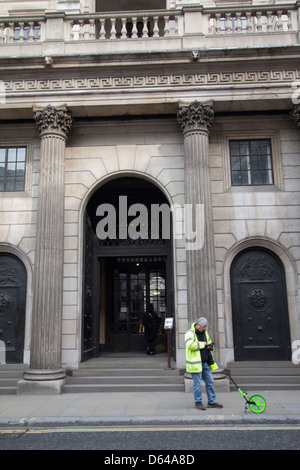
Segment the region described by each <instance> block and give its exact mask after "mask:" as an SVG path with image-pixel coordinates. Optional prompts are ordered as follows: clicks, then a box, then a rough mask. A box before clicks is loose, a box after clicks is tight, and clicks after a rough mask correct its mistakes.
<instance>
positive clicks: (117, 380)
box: [65, 375, 183, 385]
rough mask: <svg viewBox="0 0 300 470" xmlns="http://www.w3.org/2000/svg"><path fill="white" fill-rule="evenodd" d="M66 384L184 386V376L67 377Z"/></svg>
mask: <svg viewBox="0 0 300 470" xmlns="http://www.w3.org/2000/svg"><path fill="white" fill-rule="evenodd" d="M65 383H66V384H67V385H72V384H77V383H80V384H83V385H84V384H98V385H102V384H103V385H105V384H112V385H123V384H151V385H153V384H156V383H158V384H159V383H160V384H161V383H162V384H182V383H183V378H182V376H179V375H178V376H165V377H162V376H161V375H157V376H143V375H140V376H132V375H125V376H124V375H120V376H118V377H116V376H110V375H109V376H103V377H97V376H77V377H66V381H65Z"/></svg>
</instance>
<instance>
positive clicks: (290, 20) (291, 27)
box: [287, 10, 293, 31]
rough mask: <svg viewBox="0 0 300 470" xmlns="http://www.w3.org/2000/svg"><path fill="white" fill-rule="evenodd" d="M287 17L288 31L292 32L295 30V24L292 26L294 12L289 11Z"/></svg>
mask: <svg viewBox="0 0 300 470" xmlns="http://www.w3.org/2000/svg"><path fill="white" fill-rule="evenodd" d="M287 17H288V23H287V29H288V31H291V30H292V29H293V24H292V12H291V11H290V10H289V11H287Z"/></svg>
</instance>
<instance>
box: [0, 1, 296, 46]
mask: <svg viewBox="0 0 300 470" xmlns="http://www.w3.org/2000/svg"><path fill="white" fill-rule="evenodd" d="M299 19H300V6H299V2H298V3H296V4H295V5H289V6H286V5H285V6H280V5H276V7H273V8H272V7H271V6H269V5H268V6H261V7H259V6H255V7H253V6H251V7H247V8H245V7H244V8H240V9H238V8H234V7H226V8H223V9H221V8H202V7H199V8H193V9H188V8H187V9H185V10H159V11H151V12H150V11H138V12H137V11H136V12H123V13H94V14H82V15H80V14H77V15H67V14H65V13H61V12H51V13H45V15H43V16H39V17H37V16H36V17H32V16H31V17H30V18H29V17H26V16H24V17H23V18H16V17H4V18H0V46H1V45H3V44H13V43H17V44H22V43H29V44H30V43H41V42H46V41H48V42H49V41H51V40H56V41H57V40H59V41H62V42H64V43H73V42H75V41H76V42H78V43H79V42H86V41H111V40H119V41H127V40H139V39H140V40H141V39H144V40H147V41H148V40H149V41H150V40H155V39H157V38H178V37H179V38H184V37H191V36H199V37H201V40H203V41H204V40H205V39H209V38H212V37H216V36H220V35H224V36H228V37H230V36H233V35H237V34H244V35H245V34H248V35H249V34H252V35H256V36H259V35H266V34H270V33H276V34H288V33H291V32H294V33H297V35H298V36H297V39H296V42H298V43H299ZM51 22H52V23H51ZM53 25H55V27H53ZM54 31H55V33H54ZM55 34H58V36H57V37H56V36H55ZM295 37H296V36H295ZM203 38H204V39H203ZM289 40H290V39H289Z"/></svg>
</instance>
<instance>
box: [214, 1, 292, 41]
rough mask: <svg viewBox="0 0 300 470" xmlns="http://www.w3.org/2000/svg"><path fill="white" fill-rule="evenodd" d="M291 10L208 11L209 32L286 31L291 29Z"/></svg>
mask: <svg viewBox="0 0 300 470" xmlns="http://www.w3.org/2000/svg"><path fill="white" fill-rule="evenodd" d="M292 14H293V11H292V10H288V9H270V7H269V8H268V9H264V10H262V9H258V8H257V9H255V10H254V9H251V10H250V9H249V8H248V9H246V10H237V11H236V10H230V11H228V10H227V11H212V10H211V11H210V12H209V13H208V22H209V26H208V33H209V34H249V33H272V32H280V31H282V32H286V31H292V29H293V18H292Z"/></svg>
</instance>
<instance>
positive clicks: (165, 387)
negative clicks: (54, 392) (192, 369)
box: [63, 383, 184, 393]
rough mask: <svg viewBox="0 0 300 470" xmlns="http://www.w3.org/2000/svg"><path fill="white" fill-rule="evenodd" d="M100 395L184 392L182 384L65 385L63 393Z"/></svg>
mask: <svg viewBox="0 0 300 470" xmlns="http://www.w3.org/2000/svg"><path fill="white" fill-rule="evenodd" d="M93 392H95V393H96V392H97V393H101V392H114V393H125V392H184V384H183V383H181V384H161V383H159V384H158V383H156V384H149V383H143V384H142V383H141V384H134V383H130V384H123V385H120V384H115V385H113V384H109V383H108V384H101V385H99V384H82V383H78V384H65V385H64V386H63V393H93Z"/></svg>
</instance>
